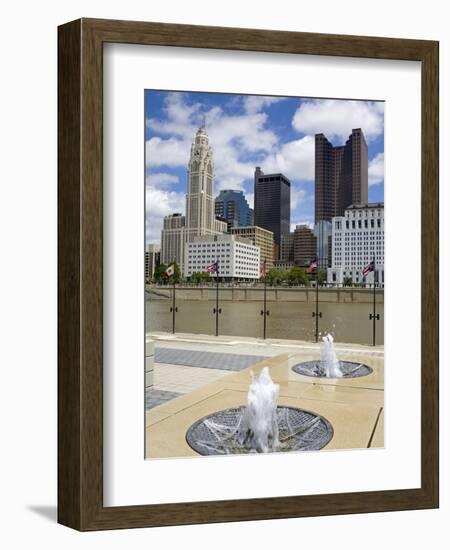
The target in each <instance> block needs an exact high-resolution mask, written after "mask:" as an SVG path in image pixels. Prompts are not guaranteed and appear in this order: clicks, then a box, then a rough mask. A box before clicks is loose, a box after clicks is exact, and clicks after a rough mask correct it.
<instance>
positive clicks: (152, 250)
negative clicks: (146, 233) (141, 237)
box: [145, 243, 160, 281]
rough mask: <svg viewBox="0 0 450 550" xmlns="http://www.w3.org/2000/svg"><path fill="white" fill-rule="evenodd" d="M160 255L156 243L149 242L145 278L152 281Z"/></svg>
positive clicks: (146, 253)
mask: <svg viewBox="0 0 450 550" xmlns="http://www.w3.org/2000/svg"><path fill="white" fill-rule="evenodd" d="M159 260H160V255H159V251H158V247H157V246H156V244H153V243H152V244H149V245H148V248H147V251H146V252H145V280H146V281H151V280H152V279H153V274H154V273H155V270H156V268H157V267H158V265H159Z"/></svg>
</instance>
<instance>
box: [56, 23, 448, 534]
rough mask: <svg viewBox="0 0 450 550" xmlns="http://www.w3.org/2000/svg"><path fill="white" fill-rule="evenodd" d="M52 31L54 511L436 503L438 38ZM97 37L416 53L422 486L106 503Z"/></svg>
mask: <svg viewBox="0 0 450 550" xmlns="http://www.w3.org/2000/svg"><path fill="white" fill-rule="evenodd" d="M58 31H59V32H58V49H59V54H58V133H59V138H58V159H59V163H58V233H59V236H58V262H59V263H58V278H59V286H58V302H59V305H58V309H59V311H58V521H59V522H60V523H61V524H64V525H67V526H69V527H72V528H75V529H78V530H81V531H89V530H98V529H115V528H131V527H151V526H167V525H181V524H193V523H210V522H228V521H246V520H256V519H272V518H290V517H303V516H321V515H330V514H351V513H365V512H381V511H393V510H412V509H424V508H435V507H437V506H438V480H439V477H438V460H439V448H438V443H439V435H438V434H439V426H438V410H439V401H438V272H439V270H438V260H439V257H438V150H439V149H438V137H439V133H438V43H437V42H433V41H425V40H401V39H392V38H375V37H361V36H338V35H325V34H309V33H294V32H280V31H266V30H250V29H238V28H220V27H203V26H191V25H171V24H162V23H143V22H130V21H109V20H100V19H79V20H77V21H73V22H71V23H67V24H65V25H62V26H61V27H59V30H58ZM106 42H116V43H129V44H141V45H145V44H148V45H163V46H179V47H189V48H212V49H226V50H243V51H259V52H274V53H291V54H310V55H321V56H344V57H358V58H373V59H392V60H411V61H419V62H420V63H421V67H422V73H421V74H422V76H421V78H422V138H421V139H422V213H421V215H422V250H421V260H422V279H421V280H422V283H421V284H422V296H421V300H422V327H421V331H422V358H421V360H422V363H421V364H422V368H421V392H422V394H421V395H422V401H421V413H422V415H421V418H422V421H421V422H422V426H421V480H422V481H421V487H420V488H417V489H406V490H387V491H382V490H380V491H375V492H360V493H342V494H318V495H311V496H289V497H276V498H258V499H246V500H229V501H208V502H192V503H173V504H154V505H145V506H142V505H139V506H126V507H124V506H120V507H105V506H104V505H103V447H102V444H103V433H102V423H103V401H102V395H103V390H102V368H103V366H102V328H103V318H102V315H103V314H102V311H103V298H102V277H103V271H102V239H103V235H102V231H103V229H102V221H103V214H102V186H103V182H102V86H103V83H102V78H103V73H102V68H103V67H102V55H103V53H102V48H103V44H104V43H106Z"/></svg>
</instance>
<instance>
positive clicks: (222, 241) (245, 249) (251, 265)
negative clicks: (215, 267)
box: [184, 235, 260, 280]
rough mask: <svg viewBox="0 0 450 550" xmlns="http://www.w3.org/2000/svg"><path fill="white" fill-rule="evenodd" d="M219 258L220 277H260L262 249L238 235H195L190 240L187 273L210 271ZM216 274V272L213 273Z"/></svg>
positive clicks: (185, 265) (187, 252)
mask: <svg viewBox="0 0 450 550" xmlns="http://www.w3.org/2000/svg"><path fill="white" fill-rule="evenodd" d="M216 261H217V262H219V277H225V278H227V279H241V280H254V279H259V277H260V267H259V266H260V251H259V247H258V246H254V245H253V244H252V243H251V241H250V240H247V239H243V238H240V237H236V236H235V235H208V236H203V237H194V239H193V240H192V241H191V242H187V243H186V256H185V263H184V268H185V276H186V277H190V276H191V275H192V274H193V273H199V272H200V273H201V272H206V271H207V269H208V267H209V266H210V265H212V264H214V262H216ZM211 276H212V277H215V274H213V273H212V274H211Z"/></svg>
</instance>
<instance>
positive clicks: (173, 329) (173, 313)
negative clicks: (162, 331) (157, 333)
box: [172, 273, 175, 334]
mask: <svg viewBox="0 0 450 550" xmlns="http://www.w3.org/2000/svg"><path fill="white" fill-rule="evenodd" d="M172 334H175V273H174V274H173V293H172Z"/></svg>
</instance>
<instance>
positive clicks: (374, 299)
mask: <svg viewBox="0 0 450 550" xmlns="http://www.w3.org/2000/svg"><path fill="white" fill-rule="evenodd" d="M375 274H376V265H375V256H374V257H373V328H372V331H373V345H375V335H376V324H377V320H376V319H377V318H376V309H375V308H376V285H375Z"/></svg>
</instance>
